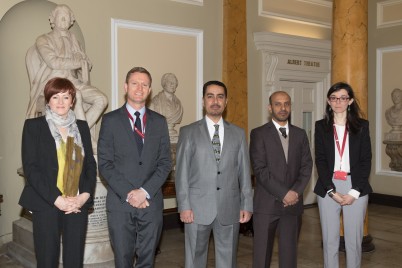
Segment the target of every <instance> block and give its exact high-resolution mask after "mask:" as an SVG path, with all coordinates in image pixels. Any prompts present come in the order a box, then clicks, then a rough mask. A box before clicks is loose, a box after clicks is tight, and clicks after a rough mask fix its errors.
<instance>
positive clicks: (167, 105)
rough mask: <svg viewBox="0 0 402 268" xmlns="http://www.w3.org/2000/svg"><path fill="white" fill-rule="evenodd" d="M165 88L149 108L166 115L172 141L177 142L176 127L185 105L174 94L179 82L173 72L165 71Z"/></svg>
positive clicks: (163, 77)
mask: <svg viewBox="0 0 402 268" xmlns="http://www.w3.org/2000/svg"><path fill="white" fill-rule="evenodd" d="M161 85H162V88H163V90H162V91H160V92H159V93H158V94H157V95H156V96H155V97H153V98H152V100H151V103H150V105H149V108H150V109H151V110H154V111H155V112H158V113H160V114H162V115H163V116H165V117H166V120H167V123H168V128H169V136H170V142H171V143H177V140H178V134H177V131H176V130H175V129H174V126H175V125H176V124H179V123H180V122H181V119H182V117H183V106H182V105H181V102H180V100H179V99H178V98H177V97H176V95H175V94H174V93H175V92H176V89H177V86H178V85H179V82H178V80H177V77H176V75H174V74H173V73H165V74H164V75H163V76H162V79H161Z"/></svg>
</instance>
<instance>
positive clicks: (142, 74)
mask: <svg viewBox="0 0 402 268" xmlns="http://www.w3.org/2000/svg"><path fill="white" fill-rule="evenodd" d="M151 82H152V78H151V75H150V73H149V72H148V71H147V70H146V69H144V68H142V67H134V68H133V69H131V70H130V71H129V72H128V73H127V77H126V82H125V84H124V90H125V92H126V99H127V102H126V103H125V104H124V105H123V106H122V107H121V108H120V109H117V110H115V111H112V112H110V113H108V114H106V115H105V116H104V117H103V120H102V126H101V130H100V134H99V140H98V161H99V171H100V174H101V175H102V177H103V178H104V179H105V180H106V182H107V184H108V194H107V201H106V207H107V215H108V225H109V232H110V238H111V243H112V247H113V249H114V255H115V265H116V267H118V268H119V267H120V268H123V267H124V268H128V267H133V263H134V258H135V257H136V264H135V267H153V263H154V256H155V249H156V247H157V244H158V242H159V238H160V234H161V231H162V219H163V215H162V212H163V196H162V191H161V187H162V185H163V183H164V182H165V180H166V178H167V176H168V174H169V172H170V170H171V159H170V142H169V133H168V128H167V123H166V119H165V118H164V117H163V116H162V115H160V114H158V113H156V112H154V111H152V110H150V109H146V108H145V102H146V100H147V97H148V96H149V93H150V92H151Z"/></svg>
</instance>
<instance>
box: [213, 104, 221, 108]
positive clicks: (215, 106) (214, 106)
mask: <svg viewBox="0 0 402 268" xmlns="http://www.w3.org/2000/svg"><path fill="white" fill-rule="evenodd" d="M211 108H221V106H220V105H219V104H213V105H211Z"/></svg>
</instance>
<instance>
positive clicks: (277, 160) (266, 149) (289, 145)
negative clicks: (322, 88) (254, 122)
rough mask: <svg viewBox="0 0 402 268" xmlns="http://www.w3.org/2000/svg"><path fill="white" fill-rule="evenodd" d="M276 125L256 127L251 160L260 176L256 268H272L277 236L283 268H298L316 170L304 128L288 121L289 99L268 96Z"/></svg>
mask: <svg viewBox="0 0 402 268" xmlns="http://www.w3.org/2000/svg"><path fill="white" fill-rule="evenodd" d="M268 109H269V112H270V113H271V115H272V121H270V122H268V123H267V124H265V125H263V126H261V127H258V128H256V129H253V130H252V131H251V138H250V157H251V163H252V167H253V170H254V174H255V176H256V187H255V192H254V217H253V228H254V253H253V268H266V267H269V266H270V263H271V257H272V249H273V245H274V240H275V232H276V230H278V235H279V267H284V268H292V267H297V240H298V236H299V232H300V227H301V214H302V213H303V191H304V189H305V188H306V186H307V184H308V182H309V180H310V177H311V170H312V166H313V162H312V158H311V153H310V145H309V141H308V138H307V135H306V132H305V131H304V130H303V129H300V128H298V127H296V126H293V125H291V124H290V122H289V121H288V119H289V117H290V111H291V100H290V96H289V95H288V94H287V93H286V92H284V91H277V92H274V93H273V94H272V95H271V96H270V98H269V107H268Z"/></svg>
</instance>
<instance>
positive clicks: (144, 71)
mask: <svg viewBox="0 0 402 268" xmlns="http://www.w3.org/2000/svg"><path fill="white" fill-rule="evenodd" d="M133 73H142V74H146V75H147V76H148V78H149V87H151V85H152V76H151V74H150V73H149V72H148V70H147V69H145V68H144V67H134V68H132V69H131V70H130V71H128V73H127V75H126V84H128V81H129V80H130V76H131V75H132V74H133Z"/></svg>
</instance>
